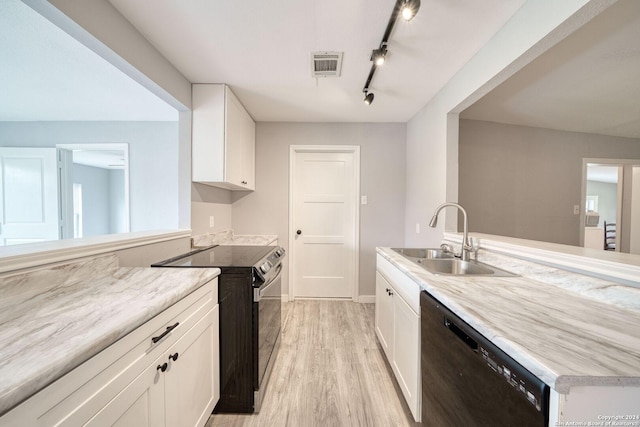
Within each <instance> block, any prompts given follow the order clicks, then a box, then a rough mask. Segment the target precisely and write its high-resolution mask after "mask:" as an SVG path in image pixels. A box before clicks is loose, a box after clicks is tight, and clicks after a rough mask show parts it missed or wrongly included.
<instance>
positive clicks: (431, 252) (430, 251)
mask: <svg viewBox="0 0 640 427" xmlns="http://www.w3.org/2000/svg"><path fill="white" fill-rule="evenodd" d="M391 250H393V251H396V252H398V253H399V254H400V255H404V256H405V257H406V258H416V259H440V258H453V256H454V255H453V253H451V252H445V251H443V250H442V249H437V248H391Z"/></svg>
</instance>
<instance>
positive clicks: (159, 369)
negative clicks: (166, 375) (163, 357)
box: [156, 362, 169, 372]
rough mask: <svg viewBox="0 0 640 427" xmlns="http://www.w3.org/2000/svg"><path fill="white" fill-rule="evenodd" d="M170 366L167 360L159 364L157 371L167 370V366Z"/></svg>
mask: <svg viewBox="0 0 640 427" xmlns="http://www.w3.org/2000/svg"><path fill="white" fill-rule="evenodd" d="M168 366H169V365H167V362H164V363H163V364H162V365H158V367H157V368H156V371H162V372H164V371H166V370H167V367H168Z"/></svg>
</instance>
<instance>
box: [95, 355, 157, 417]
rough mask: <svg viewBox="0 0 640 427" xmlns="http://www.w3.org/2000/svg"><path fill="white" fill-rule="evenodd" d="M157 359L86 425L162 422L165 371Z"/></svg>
mask: <svg viewBox="0 0 640 427" xmlns="http://www.w3.org/2000/svg"><path fill="white" fill-rule="evenodd" d="M163 360H164V356H161V357H159V358H158V359H156V360H155V361H154V362H153V363H152V364H151V365H149V366H148V367H147V368H146V369H145V370H144V371H143V372H142V373H141V374H140V375H138V377H136V379H134V380H133V381H132V382H131V383H129V384H128V385H127V386H126V387H125V388H124V389H123V390H122V391H121V392H120V393H119V394H118V395H117V396H116V397H115V398H114V399H113V400H111V401H110V402H109V403H108V404H107V405H106V406H105V407H104V408H102V409H101V410H100V412H98V413H97V414H96V415H95V416H94V417H93V418H91V419H90V420H89V422H88V423H87V424H85V425H87V426H95V427H103V426H118V427H156V426H163V425H164V423H165V418H164V387H165V385H164V382H165V375H164V374H163V373H162V372H161V371H160V370H159V369H158V365H160V364H162V363H164V362H163Z"/></svg>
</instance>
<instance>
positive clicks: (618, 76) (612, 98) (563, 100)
mask: <svg viewBox="0 0 640 427" xmlns="http://www.w3.org/2000/svg"><path fill="white" fill-rule="evenodd" d="M461 117H463V118H469V119H476V120H487V121H493V122H500V123H509V124H516V125H524V126H534V127H544V128H549V129H558V130H567V131H574V132H586V133H594V134H601V135H613V136H623V137H630V138H640V1H638V0H620V1H619V2H617V3H616V4H614V5H613V6H611V7H610V8H609V9H607V10H606V11H605V12H604V13H602V14H601V15H599V16H597V17H596V18H595V19H594V20H593V21H592V22H590V23H589V24H587V25H586V26H584V27H582V28H581V29H580V30H578V31H577V32H576V33H574V34H572V35H571V36H569V37H568V38H567V39H565V40H564V41H562V42H561V43H559V44H558V45H557V46H555V47H554V48H552V49H551V50H549V51H548V52H547V53H545V54H544V55H542V56H540V57H539V58H537V59H536V60H535V61H534V62H532V63H531V64H530V65H528V66H527V67H525V68H524V69H523V70H521V71H520V72H518V73H517V74H516V75H514V76H513V77H512V78H510V79H509V80H507V81H506V82H505V83H503V84H502V85H500V86H499V87H497V88H496V89H494V90H493V91H492V92H490V93H489V94H488V95H486V96H485V97H483V98H482V99H480V100H479V101H478V102H476V103H475V104H474V105H472V106H471V107H469V108H468V109H467V110H465V111H464V112H463V113H462V114H461Z"/></svg>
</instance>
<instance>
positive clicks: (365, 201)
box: [360, 196, 368, 205]
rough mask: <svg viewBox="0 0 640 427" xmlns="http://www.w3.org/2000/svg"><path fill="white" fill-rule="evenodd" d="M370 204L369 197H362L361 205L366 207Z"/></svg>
mask: <svg viewBox="0 0 640 427" xmlns="http://www.w3.org/2000/svg"><path fill="white" fill-rule="evenodd" d="M367 203H368V200H367V196H360V204H361V205H366V204H367Z"/></svg>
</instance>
